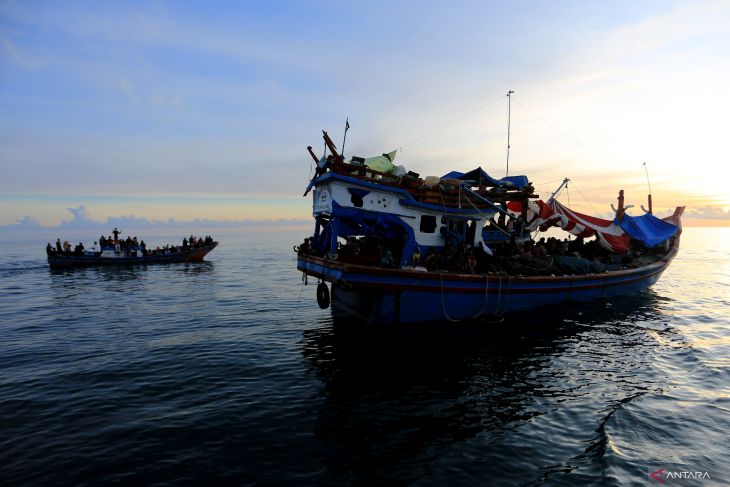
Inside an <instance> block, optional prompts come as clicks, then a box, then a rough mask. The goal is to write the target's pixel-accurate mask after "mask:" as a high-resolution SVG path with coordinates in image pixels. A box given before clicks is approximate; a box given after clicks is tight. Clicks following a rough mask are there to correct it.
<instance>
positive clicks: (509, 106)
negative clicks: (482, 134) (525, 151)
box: [504, 90, 514, 177]
mask: <svg viewBox="0 0 730 487" xmlns="http://www.w3.org/2000/svg"><path fill="white" fill-rule="evenodd" d="M512 93H514V90H509V91H508V92H507V172H506V173H505V175H504V177H507V176H509V132H510V123H511V119H512Z"/></svg>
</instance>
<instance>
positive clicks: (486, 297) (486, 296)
mask: <svg viewBox="0 0 730 487" xmlns="http://www.w3.org/2000/svg"><path fill="white" fill-rule="evenodd" d="M439 280H440V282H441V309H442V310H443V312H444V316H445V317H446V319H447V320H449V321H451V322H452V323H458V322H461V321H470V320H475V319H477V318H479V317H480V316H481V315H482V314H484V312H485V311H486V310H487V303H488V302H489V273H487V274H485V275H484V305H483V306H482V309H481V310H480V311H479V312H478V313H477V314H475V315H474V316H471V317H467V318H458V319H457V318H452V317H451V316H449V313H448V312H447V311H446V302H445V299H444V276H443V273H442V272H439ZM500 283H501V278H500ZM500 291H501V286H500Z"/></svg>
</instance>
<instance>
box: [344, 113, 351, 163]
mask: <svg viewBox="0 0 730 487" xmlns="http://www.w3.org/2000/svg"><path fill="white" fill-rule="evenodd" d="M349 128H350V117H347V119H346V120H345V135H343V136H342V159H343V160H344V158H345V141H346V140H347V130H348V129H349Z"/></svg>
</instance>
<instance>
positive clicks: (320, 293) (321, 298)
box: [317, 282, 330, 309]
mask: <svg viewBox="0 0 730 487" xmlns="http://www.w3.org/2000/svg"><path fill="white" fill-rule="evenodd" d="M317 304H318V305H319V307H320V308H322V309H327V308H329V306H330V290H329V288H328V287H327V284H326V283H324V282H320V283H319V285H318V286H317Z"/></svg>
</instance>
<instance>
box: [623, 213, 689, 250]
mask: <svg viewBox="0 0 730 487" xmlns="http://www.w3.org/2000/svg"><path fill="white" fill-rule="evenodd" d="M614 223H616V224H617V225H618V226H620V227H621V229H622V230H623V231H624V232H626V234H627V235H628V236H629V237H631V238H633V239H635V240H638V241H640V242H641V243H643V244H644V245H646V246H647V247H656V246H657V245H660V244H662V243H664V242H665V241H666V240H667V239H668V238H670V237H672V236H673V235H674V234H675V233H677V227H676V226H675V225H673V224H671V223H669V222H666V221H664V220H660V219H659V218H657V217H655V216H654V215H652V214H650V213H646V214H644V215H641V216H629V215H624V218H623V220H621V221H618V220H616V221H614Z"/></svg>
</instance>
